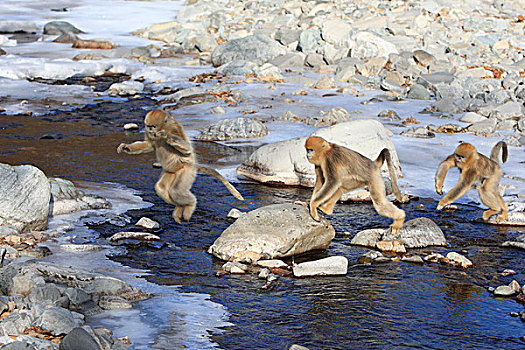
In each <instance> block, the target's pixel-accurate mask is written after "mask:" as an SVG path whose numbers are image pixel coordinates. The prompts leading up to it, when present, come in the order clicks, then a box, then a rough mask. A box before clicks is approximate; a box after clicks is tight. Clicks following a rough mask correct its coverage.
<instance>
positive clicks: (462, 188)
mask: <svg viewBox="0 0 525 350" xmlns="http://www.w3.org/2000/svg"><path fill="white" fill-rule="evenodd" d="M475 179H476V170H475V169H474V168H473V167H472V168H470V169H468V170H467V171H463V172H462V173H461V176H460V177H459V182H458V183H457V184H456V186H454V188H452V189H451V190H450V191H449V192H448V193H447V194H446V195H445V197H443V198H441V200H440V201H439V204H438V206H437V210H441V208H443V207H444V206H446V205H447V204H450V203H452V202H454V201H455V200H456V199H458V198H459V197H461V196H463V195H464V194H465V193H467V191H468V190H470V187H471V186H472V184H473V183H474V180H475Z"/></svg>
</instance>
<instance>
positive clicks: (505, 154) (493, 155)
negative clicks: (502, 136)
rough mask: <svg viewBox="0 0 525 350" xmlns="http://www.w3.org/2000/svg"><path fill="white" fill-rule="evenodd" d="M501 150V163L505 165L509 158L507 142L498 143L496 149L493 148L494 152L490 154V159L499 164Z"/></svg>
mask: <svg viewBox="0 0 525 350" xmlns="http://www.w3.org/2000/svg"><path fill="white" fill-rule="evenodd" d="M500 149H501V150H502V153H501V161H502V162H503V163H505V162H506V161H507V157H508V156H509V152H508V150H507V144H506V143H505V141H500V142H498V143H496V144H495V145H494V147H492V151H491V152H490V159H492V160H493V161H495V162H496V163H499V160H498V156H499V151H500Z"/></svg>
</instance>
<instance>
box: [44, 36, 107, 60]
mask: <svg viewBox="0 0 525 350" xmlns="http://www.w3.org/2000/svg"><path fill="white" fill-rule="evenodd" d="M79 39H80V38H79V37H78V36H77V35H75V34H73V33H64V34H61V35H60V36H58V37H56V38H55V39H54V40H53V42H54V43H61V44H74V43H75V42H76V41H77V40H79ZM77 56H81V55H77ZM77 56H75V57H77ZM83 56H84V57H85V56H86V55H83ZM100 56H101V57H104V56H102V55H100ZM73 60H74V61H75V58H74V59H73ZM76 60H77V61H78V60H79V59H76Z"/></svg>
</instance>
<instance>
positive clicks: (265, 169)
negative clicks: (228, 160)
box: [237, 119, 402, 188]
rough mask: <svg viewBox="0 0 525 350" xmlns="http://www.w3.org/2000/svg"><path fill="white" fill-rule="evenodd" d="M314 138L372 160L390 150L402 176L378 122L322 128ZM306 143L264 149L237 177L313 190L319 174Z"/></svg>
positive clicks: (301, 139)
mask: <svg viewBox="0 0 525 350" xmlns="http://www.w3.org/2000/svg"><path fill="white" fill-rule="evenodd" d="M313 135H315V136H320V137H322V138H324V139H326V140H328V141H329V142H333V143H336V144H338V145H341V146H345V147H347V148H350V149H352V150H354V151H356V152H359V153H361V154H362V155H364V156H366V157H368V158H370V159H376V158H377V156H378V155H379V153H380V152H381V150H382V149H383V148H388V149H389V150H390V153H391V154H392V158H393V159H392V160H393V164H394V168H395V170H396V173H397V176H398V177H401V176H402V173H401V167H400V165H399V159H398V157H397V153H396V150H395V148H394V144H393V143H392V141H391V140H390V136H389V135H390V132H389V131H388V130H387V129H386V128H385V127H384V126H383V125H382V124H381V123H380V122H378V121H377V120H372V119H362V120H353V121H349V122H345V123H340V124H337V125H334V126H331V127H327V128H322V129H319V130H317V131H316V132H314V133H313ZM305 141H306V137H299V138H295V139H291V140H286V141H281V142H276V143H272V144H268V145H264V146H261V147H260V148H258V149H257V150H256V151H255V152H254V153H253V154H252V155H251V156H250V158H248V159H247V160H246V161H244V162H243V163H242V164H241V165H240V166H239V167H238V168H237V174H239V175H242V176H245V177H248V178H250V179H252V180H255V181H259V182H263V183H269V184H280V185H291V186H306V187H313V185H314V182H315V171H314V166H313V164H311V163H310V162H308V159H307V158H306V151H305V148H304V143H305ZM381 170H382V175H383V176H384V177H388V168H387V167H386V162H385V164H384V165H383V168H382V169H381ZM387 188H388V186H387Z"/></svg>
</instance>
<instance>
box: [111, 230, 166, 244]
mask: <svg viewBox="0 0 525 350" xmlns="http://www.w3.org/2000/svg"><path fill="white" fill-rule="evenodd" d="M123 239H135V240H139V241H160V237H159V236H157V235H154V234H151V233H147V232H119V233H115V234H114V235H113V236H111V237H109V240H110V241H112V242H115V241H120V240H123Z"/></svg>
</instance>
